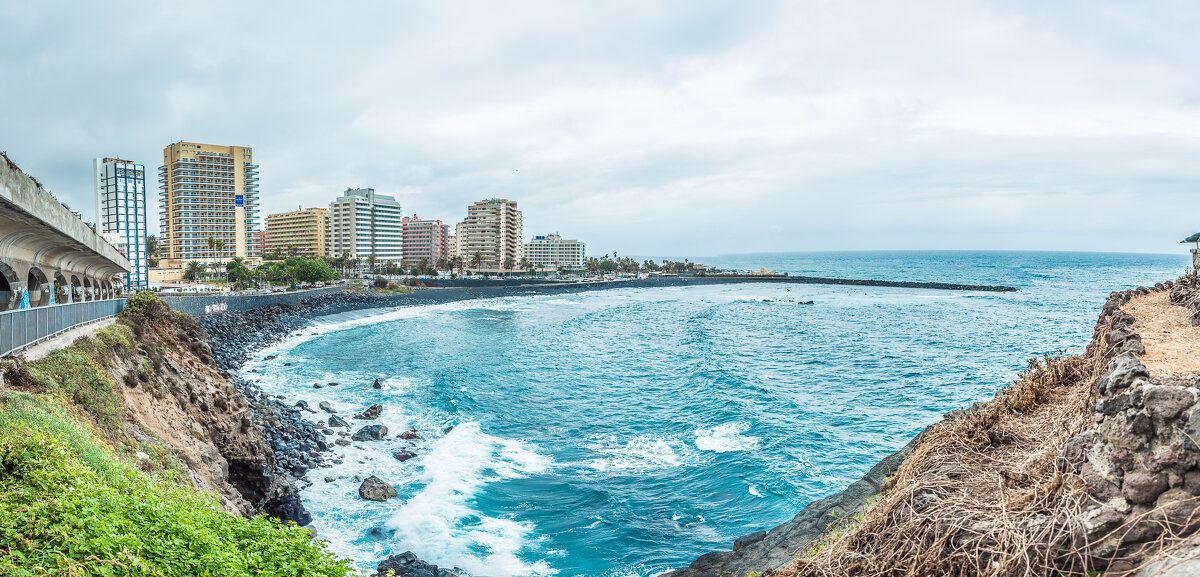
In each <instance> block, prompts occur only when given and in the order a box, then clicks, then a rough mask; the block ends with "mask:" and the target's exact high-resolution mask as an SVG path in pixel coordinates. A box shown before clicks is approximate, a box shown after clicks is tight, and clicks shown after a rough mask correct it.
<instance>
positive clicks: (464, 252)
mask: <svg viewBox="0 0 1200 577" xmlns="http://www.w3.org/2000/svg"><path fill="white" fill-rule="evenodd" d="M454 236H455V242H456V243H457V245H458V246H457V251H458V256H461V257H462V258H463V261H464V262H465V263H466V265H467V268H469V269H470V270H473V271H495V272H499V271H507V270H509V269H507V268H505V266H504V265H505V261H506V260H509V259H511V262H512V264H513V266H516V263H518V262H520V261H521V253H522V251H523V250H524V243H523V242H522V241H521V239H522V236H521V211H520V210H517V202H516V201H515V200H508V199H504V198H493V199H488V200H481V201H478V202H476V203H474V204H472V205H471V206H468V207H467V218H466V219H464V220H463V221H462V222H460V223H458V225H457V226H456V227H455V234H454ZM476 254H479V256H480V262H479V264H478V265H475V264H474V263H473V262H472V261H473V260H474V255H476Z"/></svg>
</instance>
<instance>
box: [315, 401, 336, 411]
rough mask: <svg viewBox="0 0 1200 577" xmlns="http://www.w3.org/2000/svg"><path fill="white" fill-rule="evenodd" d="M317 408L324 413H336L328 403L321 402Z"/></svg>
mask: <svg viewBox="0 0 1200 577" xmlns="http://www.w3.org/2000/svg"><path fill="white" fill-rule="evenodd" d="M317 406H318V407H321V410H322V411H325V412H326V413H336V412H337V410H336V409H334V408H333V405H331V404H329V401H321V403H320V404H319V405H317Z"/></svg>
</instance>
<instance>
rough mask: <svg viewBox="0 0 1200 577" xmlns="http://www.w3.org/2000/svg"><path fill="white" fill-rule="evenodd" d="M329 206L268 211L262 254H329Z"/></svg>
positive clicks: (313, 255) (324, 255) (316, 255)
mask: <svg viewBox="0 0 1200 577" xmlns="http://www.w3.org/2000/svg"><path fill="white" fill-rule="evenodd" d="M329 236H330V231H329V209H327V208H321V207H315V208H306V209H303V210H294V211H291V212H280V213H277V214H268V215H267V226H266V230H265V231H264V235H263V255H264V256H267V255H272V256H273V255H274V253H275V252H276V251H278V252H279V253H281V254H282V255H284V256H287V255H288V254H289V253H291V252H293V251H294V252H295V253H296V254H297V255H301V256H307V257H327V256H331V255H330V250H329Z"/></svg>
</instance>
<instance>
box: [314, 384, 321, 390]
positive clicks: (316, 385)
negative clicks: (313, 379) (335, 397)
mask: <svg viewBox="0 0 1200 577" xmlns="http://www.w3.org/2000/svg"><path fill="white" fill-rule="evenodd" d="M313 388H314V389H319V388H321V383H313Z"/></svg>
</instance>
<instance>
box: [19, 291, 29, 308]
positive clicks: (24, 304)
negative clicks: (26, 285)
mask: <svg viewBox="0 0 1200 577" xmlns="http://www.w3.org/2000/svg"><path fill="white" fill-rule="evenodd" d="M21 308H22V309H27V308H29V291H27V290H25V289H21Z"/></svg>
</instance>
